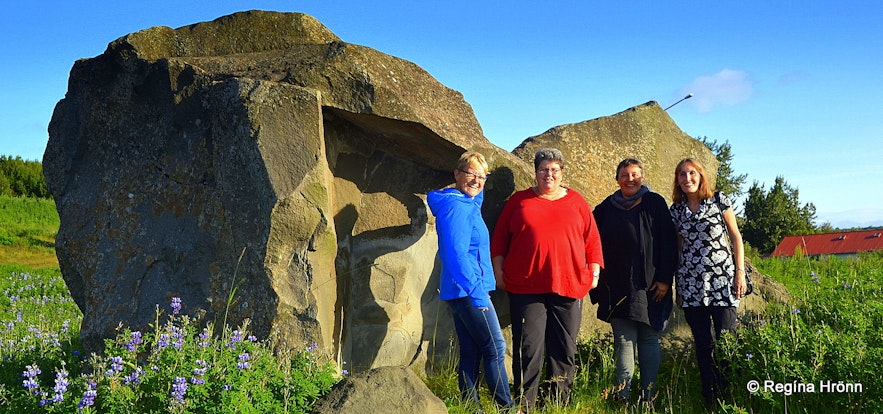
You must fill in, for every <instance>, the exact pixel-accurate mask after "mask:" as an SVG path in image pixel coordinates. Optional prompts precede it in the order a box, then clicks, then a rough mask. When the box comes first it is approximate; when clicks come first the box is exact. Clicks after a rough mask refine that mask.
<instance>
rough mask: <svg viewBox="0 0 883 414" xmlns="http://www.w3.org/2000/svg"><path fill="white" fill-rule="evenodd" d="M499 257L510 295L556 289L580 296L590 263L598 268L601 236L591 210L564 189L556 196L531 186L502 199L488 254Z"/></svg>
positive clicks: (589, 273) (588, 282)
mask: <svg viewBox="0 0 883 414" xmlns="http://www.w3.org/2000/svg"><path fill="white" fill-rule="evenodd" d="M497 256H503V257H504V260H503V274H504V277H503V280H504V282H505V283H506V290H507V291H508V292H510V293H523V294H538V293H553V292H554V293H557V294H559V295H561V296H566V297H569V298H575V299H580V298H583V297H585V296H586V294H587V293H589V289H590V288H591V287H592V279H593V275H592V270H591V268H590V267H589V264H590V263H598V264H599V265H600V266H601V267H604V255H603V253H602V251H601V237H600V236H599V234H598V227H597V226H596V225H595V218H594V217H593V216H592V209H591V207H590V206H589V203H588V202H586V200H585V198H583V196H582V195H581V194H580V193H578V192H576V191H575V190H573V189H570V188H568V189H567V194H566V195H565V196H564V197H562V198H559V199H557V200H548V199H545V198H542V197H539V196H537V195H536V193H534V191H533V189H527V190H523V191H518V192H516V193H515V194H512V197H510V198H509V200H508V201H507V202H506V205H505V206H504V207H503V211H502V213H500V217H499V219H498V220H497V225H496V227H495V228H494V234H493V237H492V238H491V257H497Z"/></svg>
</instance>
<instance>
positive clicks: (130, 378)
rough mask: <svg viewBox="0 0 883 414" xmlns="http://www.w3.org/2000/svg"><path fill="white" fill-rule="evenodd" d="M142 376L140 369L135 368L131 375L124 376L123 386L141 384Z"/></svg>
mask: <svg viewBox="0 0 883 414" xmlns="http://www.w3.org/2000/svg"><path fill="white" fill-rule="evenodd" d="M143 374H144V370H142V369H141V367H138V368H135V370H134V371H132V373H131V374H129V375H126V376H125V378H123V384H125V385H129V384H132V385H138V384H140V383H141V375H143Z"/></svg>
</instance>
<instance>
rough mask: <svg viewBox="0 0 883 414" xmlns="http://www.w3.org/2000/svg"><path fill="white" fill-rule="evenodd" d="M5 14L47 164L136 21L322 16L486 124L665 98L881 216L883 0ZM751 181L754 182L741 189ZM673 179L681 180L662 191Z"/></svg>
mask: <svg viewBox="0 0 883 414" xmlns="http://www.w3.org/2000/svg"><path fill="white" fill-rule="evenodd" d="M4 9H5V10H4V13H2V15H0V38H2V39H4V40H3V42H2V45H0V59H2V61H3V64H2V66H0V91H2V95H0V96H2V98H0V154H2V155H13V156H21V157H23V158H25V159H37V160H39V159H41V158H42V155H43V150H44V149H45V146H46V142H47V139H48V135H47V132H46V129H47V126H48V123H49V119H50V117H51V115H52V110H53V108H54V106H55V104H56V103H57V102H58V101H59V100H60V99H61V98H63V97H64V93H65V91H66V90H67V77H68V74H69V71H70V68H71V66H72V65H73V63H74V61H76V60H77V59H80V58H89V57H94V56H97V55H99V54H101V53H102V52H103V51H104V50H105V48H106V47H107V44H108V43H109V42H111V41H112V40H114V39H116V38H118V37H120V36H123V35H125V34H128V33H131V32H135V31H138V30H141V29H145V28H148V27H152V26H170V27H175V28H177V27H180V26H184V25H188V24H191V23H197V22H201V21H208V20H213V19H215V18H217V17H220V16H223V15H226V14H230V13H233V12H236V11H242V10H250V9H261V10H277V11H297V12H302V13H307V14H310V15H312V16H314V17H316V18H317V19H319V21H321V22H322V23H323V24H325V25H326V26H327V27H328V28H329V29H331V30H332V31H333V32H334V33H336V34H337V35H338V36H339V37H341V38H342V39H343V40H344V41H347V42H350V43H355V44H360V45H364V46H369V47H372V48H374V49H377V50H380V51H381V52H384V53H388V54H391V55H394V56H398V57H401V58H404V59H407V60H409V61H412V62H414V63H416V64H418V65H420V66H421V67H423V68H424V69H426V70H427V71H428V72H429V73H431V74H432V75H433V76H435V77H436V78H437V79H438V80H439V81H441V82H442V83H443V84H445V85H447V86H448V87H450V88H453V89H456V90H458V91H460V92H461V93H463V95H464V97H465V99H466V101H467V102H469V104H471V105H472V107H473V109H474V110H475V113H476V116H477V117H478V120H479V122H480V123H481V126H482V128H483V130H484V131H483V132H484V135H485V136H486V137H487V138H488V139H490V140H491V142H493V143H495V144H496V145H498V146H500V147H502V148H504V149H507V150H511V149H513V148H514V147H515V146H517V145H518V144H519V143H520V142H521V141H522V140H524V139H525V138H527V137H529V136H533V135H537V134H540V133H542V132H544V131H546V130H547V129H549V128H551V127H554V126H557V125H561V124H567V123H576V122H581V121H585V120H588V119H593V118H597V117H601V116H607V115H612V114H615V113H617V112H620V111H622V110H625V109H627V108H630V107H632V106H636V105H640V104H642V103H644V102H647V101H650V100H655V101H657V102H659V104H660V105H662V106H663V107H666V106H668V105H670V104H672V103H674V102H676V101H677V100H678V99H680V98H681V97H683V96H685V95H686V94H687V93H693V94H694V97H693V98H691V99H689V100H686V101H684V102H681V103H680V104H678V105H677V106H675V107H673V108H671V109H670V110H669V114H670V115H671V116H672V118H673V119H674V120H675V122H676V123H677V124H678V126H680V128H681V129H682V130H684V132H686V133H687V134H689V135H690V136H693V137H699V136H707V137H709V138H711V139H716V140H718V141H720V142H723V141H729V142H730V144H731V146H732V149H733V152H734V154H735V159H734V162H733V166H734V168H735V170H736V172H737V173H745V174H748V180H749V184H750V183H751V182H754V181H757V182H759V183H762V184H764V185H765V188H769V186H770V185H772V183H773V181H774V180H775V177H776V176H783V177H784V178H785V180H786V181H787V182H788V184H790V185H791V186H793V187H797V188H798V189H799V199H800V201H801V202H803V203H806V202H812V203H813V204H814V205H815V206H816V209H817V215H818V218H819V221H820V222H823V221H828V222H831V223H832V224H833V225H835V226H841V227H847V226H867V225H883V191H881V190H883V185H881V184H880V177H879V175H880V174H881V173H883V103H881V102H880V99H881V98H883V47H881V46H880V45H883V24H881V22H880V19H881V18H883V2H881V1H879V0H858V1H849V2H837V1H804V2H784V1H782V2H761V1H716V2H696V1H629V2H623V1H605V2H598V1H589V0H582V1H556V2H537V1H514V0H510V1H475V0H451V1H446V2H439V1H432V2H430V1H417V0H411V1H405V0H402V1H383V0H381V1H349V0H315V1H211V2H209V1H204V2H203V1H190V2H180V1H149V2H133V1H120V0H117V1H105V0H96V1H64V2H62V1H39V0H37V1H31V2H21V1H19V2H13V3H10V4H9V5H7V6H5V7H4ZM745 189H746V190H747V186H746V188H745ZM657 190H659V191H668V189H657Z"/></svg>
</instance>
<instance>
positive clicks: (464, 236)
mask: <svg viewBox="0 0 883 414" xmlns="http://www.w3.org/2000/svg"><path fill="white" fill-rule="evenodd" d="M483 200H484V191H483V190H482V192H480V193H478V195H477V196H475V197H474V198H473V197H470V196H468V195H466V194H463V193H462V192H460V190H457V189H456V188H445V189H443V190H436V191H431V192H429V194H427V196H426V201H427V203H428V204H429V210H430V211H432V214H433V215H434V216H435V217H436V219H435V231H436V233H438V256H439V259H441V280H440V282H439V284H440V287H439V291H440V292H439V298H440V299H442V300H451V299H458V298H462V297H466V296H468V297H469V299H470V300H471V301H472V306H474V307H476V308H486V307H489V306H490V294H489V293H488V292H490V291H492V290H494V289H496V281H495V280H494V270H493V267H492V266H491V251H490V235H489V234H488V230H487V225H485V224H484V220H482V218H481V202H482V201H483Z"/></svg>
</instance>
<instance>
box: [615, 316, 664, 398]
mask: <svg viewBox="0 0 883 414" xmlns="http://www.w3.org/2000/svg"><path fill="white" fill-rule="evenodd" d="M610 327H611V328H613V354H614V358H615V359H616V390H617V391H618V394H619V396H620V397H622V398H623V399H626V400H627V399H628V398H629V393H630V391H631V390H630V388H631V384H632V376H634V374H635V351H637V352H638V367H639V368H640V369H641V398H642V399H643V400H645V401H651V400H652V399H653V398H654V396H655V394H656V389H657V386H656V376H657V374H659V362H660V360H661V358H662V357H661V353H660V350H659V331H657V330H656V328H653V327H652V326H650V325H647V324H646V323H643V322H637V321H633V320H629V319H623V318H611V319H610Z"/></svg>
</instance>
